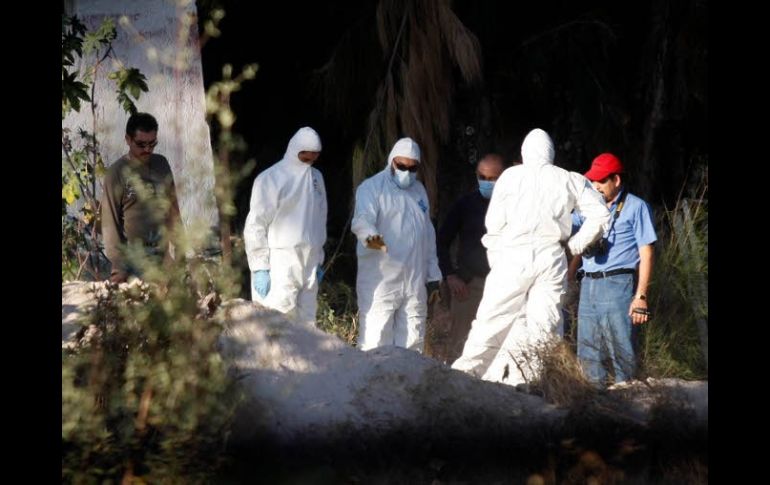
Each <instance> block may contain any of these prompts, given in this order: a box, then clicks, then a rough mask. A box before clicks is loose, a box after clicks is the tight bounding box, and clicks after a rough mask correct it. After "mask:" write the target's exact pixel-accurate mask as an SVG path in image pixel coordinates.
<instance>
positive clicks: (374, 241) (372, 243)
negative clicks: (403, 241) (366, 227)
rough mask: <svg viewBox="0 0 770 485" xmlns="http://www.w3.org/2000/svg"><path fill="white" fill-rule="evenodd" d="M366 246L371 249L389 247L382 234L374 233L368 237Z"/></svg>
mask: <svg viewBox="0 0 770 485" xmlns="http://www.w3.org/2000/svg"><path fill="white" fill-rule="evenodd" d="M366 247H367V248H369V249H379V250H381V251H386V252H387V250H388V247H387V246H386V245H385V241H384V240H383V239H382V235H380V234H373V235H371V236H367V237H366Z"/></svg>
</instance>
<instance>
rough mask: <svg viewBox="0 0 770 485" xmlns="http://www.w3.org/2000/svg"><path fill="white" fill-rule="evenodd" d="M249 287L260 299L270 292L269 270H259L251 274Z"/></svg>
mask: <svg viewBox="0 0 770 485" xmlns="http://www.w3.org/2000/svg"><path fill="white" fill-rule="evenodd" d="M251 285H252V286H253V287H254V291H256V292H257V294H258V295H259V296H261V297H262V298H264V297H266V296H267V294H268V293H269V292H270V270H268V269H261V270H259V271H254V272H252V273H251Z"/></svg>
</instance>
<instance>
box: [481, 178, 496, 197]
mask: <svg viewBox="0 0 770 485" xmlns="http://www.w3.org/2000/svg"><path fill="white" fill-rule="evenodd" d="M494 188H495V183H494V182H492V181H491V180H479V192H481V196H482V197H484V198H485V199H489V198H491V197H492V189H494Z"/></svg>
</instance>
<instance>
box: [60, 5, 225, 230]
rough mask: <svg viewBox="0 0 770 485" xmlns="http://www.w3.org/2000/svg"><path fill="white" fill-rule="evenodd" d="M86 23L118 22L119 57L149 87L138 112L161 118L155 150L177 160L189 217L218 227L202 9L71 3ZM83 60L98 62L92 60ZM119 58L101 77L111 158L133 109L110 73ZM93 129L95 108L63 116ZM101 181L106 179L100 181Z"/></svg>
mask: <svg viewBox="0 0 770 485" xmlns="http://www.w3.org/2000/svg"><path fill="white" fill-rule="evenodd" d="M68 3H69V4H68V5H67V6H68V8H71V10H69V11H68V13H69V14H75V15H77V16H78V18H79V19H80V20H81V22H83V23H84V24H85V25H86V27H87V28H88V29H89V30H90V29H96V28H98V27H99V25H101V23H102V21H103V20H104V18H105V17H107V16H109V17H112V18H113V19H114V21H115V25H116V27H117V34H118V36H117V39H116V40H115V41H114V42H113V49H114V52H115V57H116V58H117V59H119V61H120V62H122V63H123V64H124V65H126V66H128V67H135V68H138V69H139V70H140V71H141V72H142V73H143V74H144V75H145V76H146V77H147V84H148V86H149V88H150V91H149V92H148V93H142V96H141V97H140V98H139V101H138V102H137V103H136V106H137V109H138V110H139V111H145V112H148V113H151V114H152V115H153V116H155V118H156V119H157V120H158V124H159V129H158V141H159V143H158V146H157V148H156V149H155V152H156V153H159V154H161V155H164V156H165V157H166V158H168V160H169V163H170V164H171V169H172V171H173V173H174V180H175V181H176V187H177V194H178V197H179V204H180V210H181V212H182V219H183V221H184V223H185V225H186V226H187V227H190V225H191V224H192V223H193V222H195V223H205V224H206V225H207V226H213V225H215V224H216V223H217V221H218V216H217V210H216V202H215V199H214V167H213V156H212V149H211V142H210V138H209V127H208V125H207V124H206V100H205V92H204V86H203V73H202V69H201V57H200V48H199V46H198V27H197V11H196V8H195V3H194V2H193V1H191V0H176V1H173V0H130V1H128V0H126V1H116V0H112V1H110V0H75V1H72V2H68ZM83 62H87V63H88V64H92V63H93V59H90V60H89V59H84V60H83ZM115 68H116V65H115V64H114V61H110V62H108V63H107V65H105V66H104V68H102V69H101V70H100V72H99V74H98V76H97V79H96V92H95V96H94V98H95V99H96V101H97V103H98V106H97V110H96V126H97V129H96V133H97V136H98V139H99V140H100V143H101V144H102V156H103V157H104V160H105V163H106V164H107V165H109V164H111V163H112V162H114V161H115V160H116V159H117V158H119V157H120V156H121V155H123V154H125V153H126V152H127V146H126V143H125V140H124V135H125V126H126V121H127V120H128V115H127V114H126V113H125V112H124V111H123V109H122V108H121V107H120V106H119V105H118V103H117V101H116V99H115V97H116V93H115V89H116V88H115V84H114V82H113V81H112V80H110V79H107V74H108V73H109V72H111V71H113V70H115ZM65 126H66V127H70V128H74V127H78V126H83V127H87V129H88V130H89V131H91V130H92V126H93V117H92V115H91V111H90V109H88V107H87V106H86V107H85V109H84V108H82V107H81V112H80V113H75V112H73V113H72V114H71V115H69V116H68V117H67V119H66V120H64V121H63V122H62V127H65ZM100 182H101V181H100Z"/></svg>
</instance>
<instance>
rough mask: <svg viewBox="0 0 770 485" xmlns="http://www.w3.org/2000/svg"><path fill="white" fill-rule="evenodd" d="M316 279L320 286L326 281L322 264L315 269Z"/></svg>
mask: <svg viewBox="0 0 770 485" xmlns="http://www.w3.org/2000/svg"><path fill="white" fill-rule="evenodd" d="M315 279H316V280H317V281H318V286H321V282H322V281H323V280H324V269H323V268H322V267H321V265H320V264H319V265H318V267H317V268H316V269H315Z"/></svg>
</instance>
